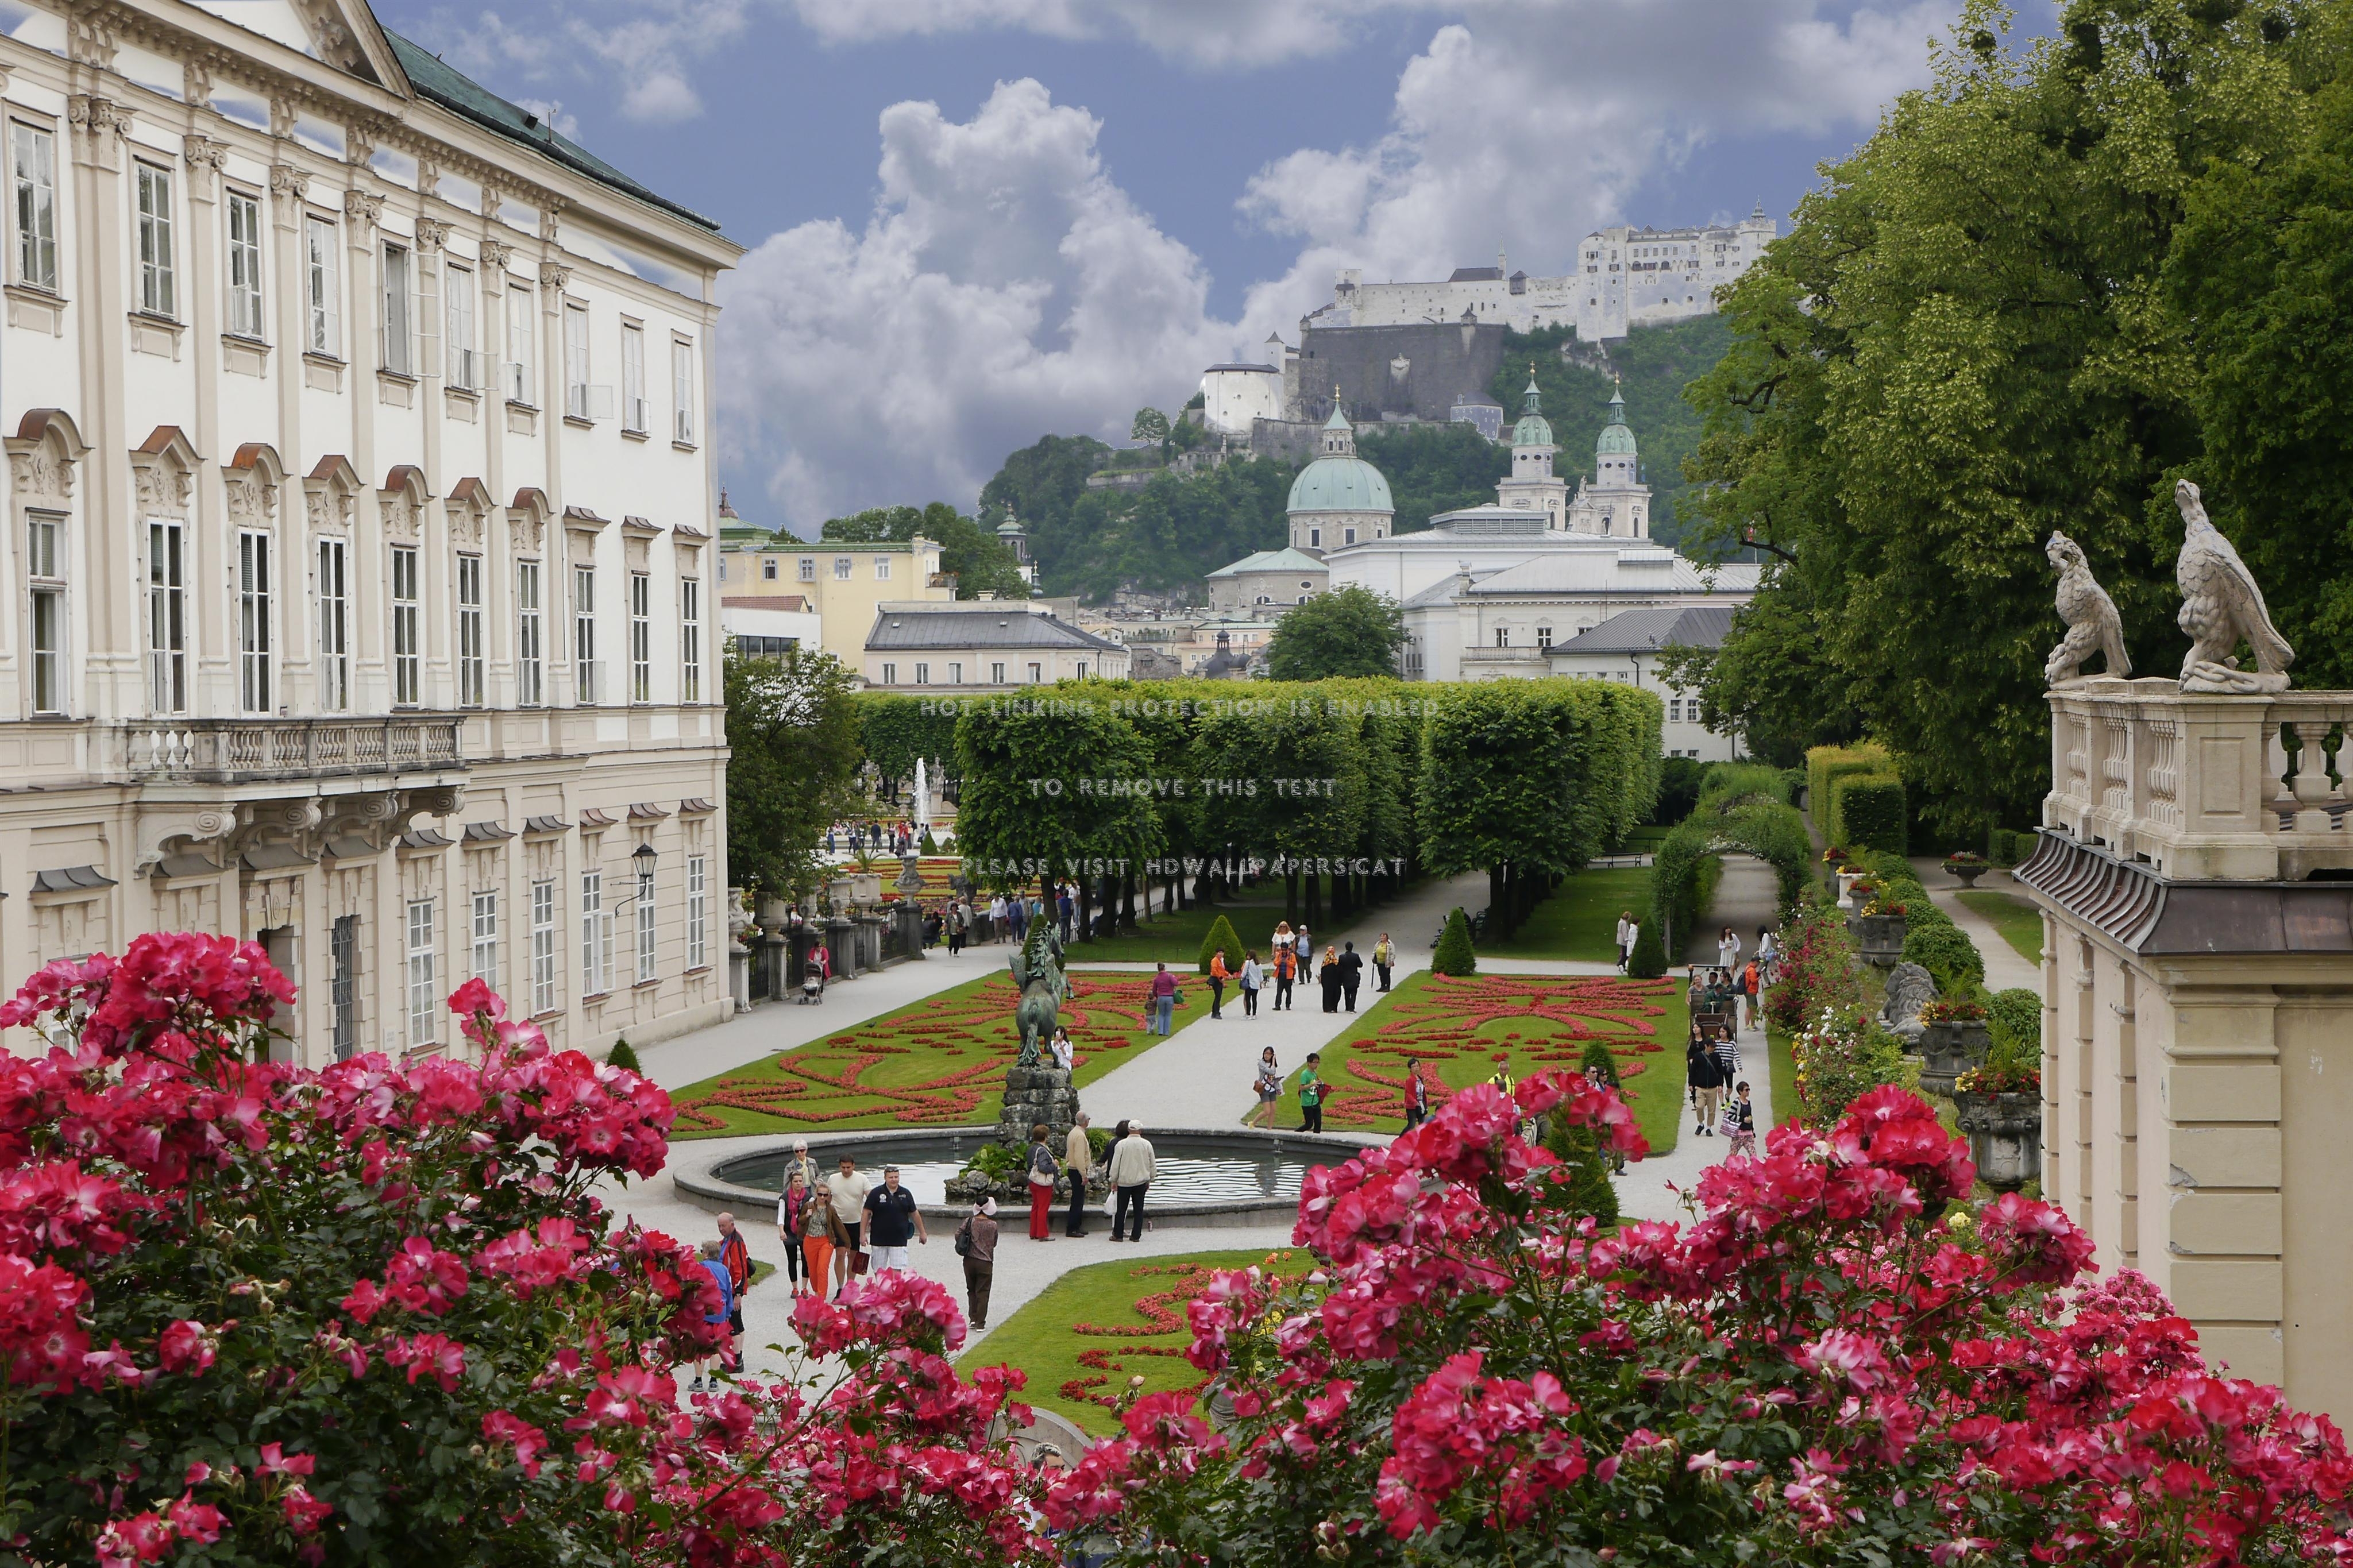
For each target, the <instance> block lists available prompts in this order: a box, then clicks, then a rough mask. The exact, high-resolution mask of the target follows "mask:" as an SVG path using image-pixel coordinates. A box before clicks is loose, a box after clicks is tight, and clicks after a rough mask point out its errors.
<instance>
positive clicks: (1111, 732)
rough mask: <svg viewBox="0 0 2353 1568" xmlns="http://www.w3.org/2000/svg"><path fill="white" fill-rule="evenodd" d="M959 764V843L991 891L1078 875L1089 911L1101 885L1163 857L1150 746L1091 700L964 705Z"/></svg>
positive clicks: (1068, 694)
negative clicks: (1142, 786) (1140, 787)
mask: <svg viewBox="0 0 2353 1568" xmlns="http://www.w3.org/2000/svg"><path fill="white" fill-rule="evenodd" d="M956 763H957V768H958V771H959V773H960V774H961V778H962V783H961V785H960V789H959V796H958V802H957V806H956V846H957V848H958V849H959V850H960V852H961V853H962V854H963V856H964V861H965V868H966V871H967V872H968V873H969V874H970V875H972V876H973V877H975V878H976V879H978V880H979V881H981V882H982V883H983V884H984V885H986V886H989V887H1005V888H1010V887H1018V886H1021V885H1023V884H1025V883H1026V884H1029V885H1030V886H1035V887H1039V888H1044V887H1046V886H1049V885H1050V883H1051V882H1052V880H1053V879H1058V878H1062V877H1071V878H1074V879H1077V880H1078V882H1079V885H1080V887H1081V889H1082V892H1083V894H1084V896H1083V897H1082V905H1083V904H1084V903H1086V902H1088V901H1089V900H1091V899H1092V892H1093V889H1094V888H1095V886H1096V884H1097V882H1098V880H1099V879H1106V878H1108V879H1120V878H1122V877H1123V876H1133V875H1135V874H1137V873H1138V872H1140V870H1141V868H1142V862H1143V861H1145V859H1147V858H1151V857H1153V856H1155V855H1156V854H1158V853H1159V851H1160V847H1161V845H1162V842H1163V840H1162V837H1161V833H1160V827H1159V823H1158V820H1157V817H1156V815H1155V808H1154V795H1153V793H1152V789H1151V787H1150V786H1151V784H1152V782H1153V779H1154V773H1153V765H1152V764H1153V757H1152V749H1151V747H1149V746H1148V745H1146V744H1145V741H1144V738H1143V737H1142V736H1140V735H1138V734H1137V733H1136V732H1135V730H1134V727H1133V726H1131V725H1130V724H1129V723H1128V722H1127V721H1126V720H1125V719H1124V718H1123V717H1121V716H1120V715H1119V713H1117V712H1116V711H1114V710H1113V705H1112V703H1111V702H1110V701H1108V700H1098V698H1097V697H1096V695H1095V694H1094V693H1092V692H1074V691H1071V690H1070V689H1068V688H1067V687H1056V688H1054V689H1052V690H1051V691H1050V693H1045V694H1042V695H1041V697H1040V699H1039V700H1035V701H1021V702H979V703H974V704H970V705H968V706H967V707H966V709H965V712H964V714H963V715H962V716H961V717H960V718H959V719H958V720H957V721H956ZM1139 781H1141V782H1142V783H1143V784H1145V788H1144V789H1142V790H1140V791H1139V790H1138V789H1136V787H1135V786H1136V784H1138V782H1139ZM1083 912H1084V910H1083V909H1082V913H1083Z"/></svg>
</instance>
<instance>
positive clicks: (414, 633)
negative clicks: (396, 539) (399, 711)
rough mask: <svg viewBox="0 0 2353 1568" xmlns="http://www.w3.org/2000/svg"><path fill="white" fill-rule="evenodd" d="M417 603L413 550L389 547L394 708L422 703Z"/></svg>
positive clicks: (411, 547)
mask: <svg viewBox="0 0 2353 1568" xmlns="http://www.w3.org/2000/svg"><path fill="white" fill-rule="evenodd" d="M419 609H420V601H419V599H418V597H417V548H416V546H414V545H409V544H396V545H394V546H393V547H392V700H393V705H394V706H395V707H397V708H414V707H415V706H417V703H419V702H421V701H423V700H424V696H425V670H424V652H425V650H424V638H423V637H421V636H420V635H419V634H420V631H421V629H422V623H421V622H420V621H419V620H418V618H417V617H418V614H419Z"/></svg>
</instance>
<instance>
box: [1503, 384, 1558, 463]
mask: <svg viewBox="0 0 2353 1568" xmlns="http://www.w3.org/2000/svg"><path fill="white" fill-rule="evenodd" d="M1522 398H1523V400H1524V402H1525V407H1526V410H1527V411H1526V412H1525V413H1524V414H1522V415H1521V416H1520V422H1519V423H1518V424H1516V425H1514V426H1512V445H1513V446H1514V447H1549V446H1551V445H1552V444H1553V440H1552V421H1551V420H1549V419H1546V417H1545V416H1543V415H1542V414H1540V413H1538V412H1536V372H1535V366H1534V365H1530V366H1529V367H1528V387H1527V391H1526V392H1525V393H1523V394H1522Z"/></svg>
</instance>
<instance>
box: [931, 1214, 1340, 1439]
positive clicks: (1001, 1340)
mask: <svg viewBox="0 0 2353 1568" xmlns="http://www.w3.org/2000/svg"><path fill="white" fill-rule="evenodd" d="M1008 1245H1011V1246H1017V1247H1018V1246H1019V1245H1020V1243H1019V1242H1018V1241H1016V1242H1012V1243H1009V1244H1008ZM1314 1261H1315V1260H1314V1258H1310V1257H1309V1256H1308V1255H1307V1254H1306V1253H1304V1252H1291V1251H1283V1252H1279V1253H1274V1254H1268V1253H1264V1252H1194V1253H1186V1254H1184V1255H1182V1256H1179V1257H1176V1258H1154V1259H1151V1260H1150V1261H1141V1260H1139V1261H1136V1262H1133V1263H1131V1262H1129V1261H1128V1260H1126V1259H1125V1258H1118V1259H1115V1260H1113V1261H1112V1262H1108V1263H1094V1264H1089V1265H1088V1266H1086V1267H1085V1268H1074V1269H1072V1270H1071V1272H1070V1273H1068V1274H1065V1275H1063V1276H1062V1277H1061V1278H1060V1279H1057V1280H1055V1281H1054V1282H1053V1283H1052V1284H1051V1285H1049V1286H1047V1287H1046V1289H1045V1290H1044V1291H1043V1292H1041V1293H1040V1294H1039V1295H1038V1296H1037V1297H1035V1298H1033V1299H1032V1300H1030V1302H1029V1305H1027V1306H1025V1307H1023V1308H1022V1309H1021V1310H1019V1311H1018V1312H1016V1313H1014V1314H1013V1316H1012V1317H1010V1318H1008V1319H1007V1320H1005V1321H1004V1322H1003V1323H1002V1324H1001V1325H1000V1326H998V1327H997V1328H996V1329H994V1330H992V1331H990V1333H989V1335H988V1337H987V1339H986V1340H983V1341H982V1342H980V1343H979V1344H978V1345H976V1346H975V1347H974V1348H973V1350H972V1351H971V1352H969V1353H968V1354H966V1356H965V1358H964V1359H965V1366H964V1367H963V1368H962V1370H963V1371H964V1372H965V1374H966V1375H970V1373H972V1371H973V1370H974V1369H975V1368H976V1367H982V1366H998V1365H1004V1366H1016V1367H1019V1368H1020V1369H1021V1370H1022V1371H1023V1372H1025V1373H1029V1386H1028V1387H1027V1388H1025V1389H1024V1390H1023V1391H1022V1393H1021V1395H1020V1397H1021V1399H1022V1401H1023V1403H1025V1404H1029V1405H1038V1406H1039V1407H1040V1408H1042V1409H1047V1410H1051V1411H1054V1412H1055V1413H1057V1414H1058V1415H1067V1416H1069V1417H1070V1418H1071V1420H1073V1421H1075V1422H1077V1423H1078V1424H1079V1425H1080V1426H1082V1427H1083V1428H1084V1429H1085V1430H1086V1431H1088V1432H1089V1433H1092V1435H1094V1436H1110V1435H1111V1434H1113V1433H1114V1432H1116V1431H1118V1430H1119V1422H1118V1419H1117V1418H1116V1417H1115V1416H1113V1415H1112V1412H1111V1405H1112V1402H1113V1400H1114V1399H1116V1398H1117V1397H1118V1396H1119V1395H1121V1394H1124V1393H1126V1392H1127V1380H1128V1379H1129V1378H1131V1377H1134V1376H1141V1377H1142V1378H1143V1379H1144V1392H1145V1393H1146V1394H1162V1393H1167V1392H1171V1391H1174V1390H1178V1389H1187V1388H1198V1387H1200V1386H1201V1385H1202V1384H1203V1383H1204V1382H1205V1381H1207V1380H1206V1379H1205V1378H1204V1377H1203V1376H1202V1374H1201V1373H1199V1372H1198V1371H1197V1370H1196V1369H1195V1368H1194V1366H1193V1363H1190V1362H1188V1361H1187V1360H1186V1359H1185V1350H1186V1347H1187V1346H1188V1345H1190V1344H1191V1343H1192V1342H1193V1335H1192V1331H1191V1330H1189V1329H1187V1327H1186V1325H1185V1303H1186V1302H1187V1301H1189V1300H1192V1299H1193V1297H1194V1295H1195V1294H1196V1293H1198V1291H1199V1289H1200V1288H1201V1286H1202V1285H1203V1284H1205V1283H1207V1282H1208V1278H1209V1276H1210V1275H1211V1274H1212V1273H1214V1272H1216V1271H1217V1270H1219V1269H1222V1268H1249V1267H1250V1266H1251V1265H1252V1264H1260V1265H1268V1266H1271V1267H1273V1268H1276V1269H1278V1270H1279V1271H1281V1272H1282V1273H1286V1274H1303V1273H1305V1272H1306V1271H1307V1270H1308V1269H1309V1268H1313V1267H1314Z"/></svg>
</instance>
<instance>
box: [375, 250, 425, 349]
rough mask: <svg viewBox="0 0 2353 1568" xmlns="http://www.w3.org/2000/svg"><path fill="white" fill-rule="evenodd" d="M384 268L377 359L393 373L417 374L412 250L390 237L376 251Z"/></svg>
mask: <svg viewBox="0 0 2353 1568" xmlns="http://www.w3.org/2000/svg"><path fill="white" fill-rule="evenodd" d="M380 260H381V264H382V266H383V268H384V317H383V340H382V343H381V345H380V346H381V350H382V352H381V353H379V354H378V356H377V362H376V363H378V364H379V365H380V366H381V367H382V368H383V369H385V370H386V371H388V372H390V373H391V374H394V375H406V376H414V375H415V374H417V339H416V332H417V304H416V295H415V289H416V287H417V257H416V253H415V252H414V251H412V250H410V249H409V248H408V247H406V246H405V245H397V244H395V243H394V242H393V241H391V240H386V241H385V243H384V248H383V250H382V252H381V253H380Z"/></svg>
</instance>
